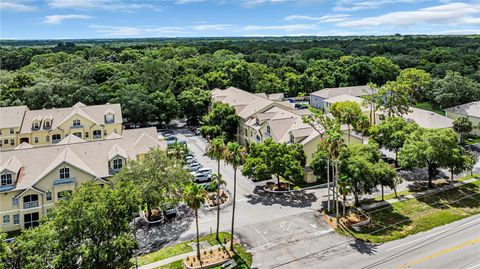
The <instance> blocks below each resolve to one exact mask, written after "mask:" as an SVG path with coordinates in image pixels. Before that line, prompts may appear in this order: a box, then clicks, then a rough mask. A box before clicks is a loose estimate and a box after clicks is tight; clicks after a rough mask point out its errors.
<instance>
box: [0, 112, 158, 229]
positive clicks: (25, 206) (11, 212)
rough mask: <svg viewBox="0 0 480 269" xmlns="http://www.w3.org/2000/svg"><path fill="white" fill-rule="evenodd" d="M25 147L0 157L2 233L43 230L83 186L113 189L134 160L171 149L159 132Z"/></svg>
mask: <svg viewBox="0 0 480 269" xmlns="http://www.w3.org/2000/svg"><path fill="white" fill-rule="evenodd" d="M117 115H118V114H117ZM72 117H75V116H73V115H72ZM70 118H71V117H70ZM81 119H82V120H83V119H86V118H81ZM85 127H88V126H85ZM85 127H82V128H85ZM82 130H83V131H84V130H85V129H82ZM118 130H119V131H120V130H121V128H119V129H118ZM62 137H63V135H62ZM25 145H28V144H23V147H20V148H17V149H10V150H4V151H2V152H0V178H1V182H0V183H1V185H0V230H4V231H14V230H19V229H23V228H28V227H34V226H37V225H38V223H39V219H40V218H41V217H42V216H44V215H46V214H48V212H49V210H50V208H51V207H52V206H53V205H54V204H55V203H56V202H57V201H59V200H61V199H63V197H64V196H65V194H66V193H68V192H71V191H72V190H74V189H75V188H76V187H78V186H79V185H80V184H82V183H83V182H87V181H94V182H95V183H97V184H107V183H108V179H109V177H111V176H112V175H113V174H115V173H116V172H118V171H119V170H120V169H121V168H122V167H123V166H124V165H125V164H126V163H127V162H128V161H130V160H136V159H141V158H142V157H143V156H144V154H145V153H147V152H148V151H149V150H150V149H151V148H163V149H166V145H165V144H164V141H159V140H158V137H157V132H156V129H155V128H143V129H132V130H125V131H123V132H122V134H119V133H115V132H113V130H112V133H111V134H110V135H108V136H106V137H103V139H101V140H96V141H91V140H90V141H85V140H83V139H82V138H80V137H78V136H76V135H73V134H69V135H67V137H64V138H63V139H62V140H61V141H60V142H58V143H55V144H52V145H50V146H45V147H32V146H25Z"/></svg>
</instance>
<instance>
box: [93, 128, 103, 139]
mask: <svg viewBox="0 0 480 269" xmlns="http://www.w3.org/2000/svg"><path fill="white" fill-rule="evenodd" d="M99 138H102V131H101V130H95V131H93V139H99Z"/></svg>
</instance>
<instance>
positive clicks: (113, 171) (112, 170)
mask: <svg viewBox="0 0 480 269" xmlns="http://www.w3.org/2000/svg"><path fill="white" fill-rule="evenodd" d="M120 170H122V168H118V169H114V168H111V169H110V175H115V174H116V173H118V172H120Z"/></svg>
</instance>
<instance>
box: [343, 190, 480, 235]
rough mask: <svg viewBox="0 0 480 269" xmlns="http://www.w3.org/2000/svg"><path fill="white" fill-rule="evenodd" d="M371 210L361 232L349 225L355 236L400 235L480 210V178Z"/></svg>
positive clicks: (452, 220)
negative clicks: (435, 192) (370, 220)
mask: <svg viewBox="0 0 480 269" xmlns="http://www.w3.org/2000/svg"><path fill="white" fill-rule="evenodd" d="M368 213H369V215H370V217H371V219H372V222H371V223H370V224H369V225H367V226H364V227H362V232H355V230H353V229H350V230H349V232H350V233H351V234H352V235H353V236H355V237H357V238H360V239H363V240H366V241H371V242H375V243H381V242H386V241H391V240H396V239H400V238H403V237H406V236H408V235H412V234H416V233H419V232H422V231H427V230H430V229H432V228H435V227H437V226H441V225H445V224H448V223H451V222H454V221H457V220H460V219H463V218H466V217H469V216H472V215H475V214H479V213H480V181H475V182H473V183H469V184H466V185H463V186H460V187H457V188H454V189H451V190H448V191H443V192H440V193H437V194H433V195H426V196H424V197H420V198H417V199H410V200H406V201H404V202H398V203H394V204H392V205H391V206H388V207H384V208H380V209H379V208H377V209H373V210H371V211H369V212H368ZM394 224H395V225H394ZM389 225H394V226H391V227H388V226H389ZM381 229H382V230H381Z"/></svg>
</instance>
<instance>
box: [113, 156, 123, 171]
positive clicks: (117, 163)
mask: <svg viewBox="0 0 480 269" xmlns="http://www.w3.org/2000/svg"><path fill="white" fill-rule="evenodd" d="M122 167H123V159H121V158H116V159H113V170H120V169H122Z"/></svg>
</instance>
